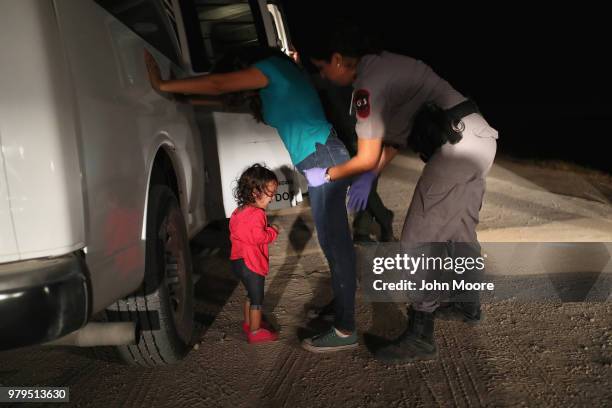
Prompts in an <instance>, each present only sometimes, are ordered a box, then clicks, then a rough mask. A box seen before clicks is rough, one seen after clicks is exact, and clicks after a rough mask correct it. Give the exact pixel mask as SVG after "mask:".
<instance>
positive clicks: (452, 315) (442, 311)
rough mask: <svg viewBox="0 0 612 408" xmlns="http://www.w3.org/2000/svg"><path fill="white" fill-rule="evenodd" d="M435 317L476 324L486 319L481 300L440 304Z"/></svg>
mask: <svg viewBox="0 0 612 408" xmlns="http://www.w3.org/2000/svg"><path fill="white" fill-rule="evenodd" d="M435 318H436V319H440V320H452V321H460V322H464V323H467V324H471V325H476V324H478V323H480V322H481V321H483V320H484V314H483V313H482V310H481V309H480V302H451V303H447V304H444V305H440V307H439V308H438V309H436V311H435Z"/></svg>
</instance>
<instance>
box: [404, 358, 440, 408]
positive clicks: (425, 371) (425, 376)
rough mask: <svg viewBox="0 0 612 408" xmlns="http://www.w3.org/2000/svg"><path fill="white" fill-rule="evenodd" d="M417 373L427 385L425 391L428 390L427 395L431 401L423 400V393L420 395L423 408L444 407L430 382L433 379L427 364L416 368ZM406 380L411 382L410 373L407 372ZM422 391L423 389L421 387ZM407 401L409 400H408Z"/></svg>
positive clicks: (418, 365)
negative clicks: (424, 407) (430, 407)
mask: <svg viewBox="0 0 612 408" xmlns="http://www.w3.org/2000/svg"><path fill="white" fill-rule="evenodd" d="M415 368H416V372H417V373H418V374H419V378H420V379H421V381H423V384H424V385H425V389H426V390H427V392H426V394H427V395H428V396H429V397H430V398H429V399H426V400H425V399H423V392H420V393H419V398H420V399H421V402H422V404H423V405H422V406H426V407H427V406H432V405H434V404H435V405H436V406H438V407H441V406H442V403H441V402H440V401H439V400H438V398H436V392H435V390H434V389H433V387H432V385H431V382H430V381H429V377H431V372H430V370H429V367H428V364H427V363H420V364H417V365H416V366H415ZM406 379H407V380H408V381H410V380H411V378H410V375H409V373H408V372H407V371H406ZM421 390H422V387H421ZM406 401H407V400H406Z"/></svg>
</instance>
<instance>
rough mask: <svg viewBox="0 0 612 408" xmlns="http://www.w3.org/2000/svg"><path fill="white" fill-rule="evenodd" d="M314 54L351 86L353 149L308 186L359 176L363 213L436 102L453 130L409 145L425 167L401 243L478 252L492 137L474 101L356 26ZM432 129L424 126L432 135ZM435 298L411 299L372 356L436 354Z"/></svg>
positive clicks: (460, 309) (465, 315)
mask: <svg viewBox="0 0 612 408" xmlns="http://www.w3.org/2000/svg"><path fill="white" fill-rule="evenodd" d="M311 55H312V56H313V57H312V58H311V60H312V62H313V64H314V65H315V66H316V67H317V68H318V69H319V71H320V73H321V75H322V76H323V77H324V78H327V79H328V80H330V81H331V82H333V83H335V84H337V85H349V84H352V85H353V88H354V95H353V108H354V109H356V114H357V124H356V132H357V136H358V152H357V154H356V155H355V157H353V158H352V159H351V160H350V161H348V162H345V163H343V164H340V165H337V166H334V167H329V168H327V169H321V168H317V169H310V170H309V171H308V172H307V173H306V176H307V178H308V181H309V184H310V185H318V184H320V183H325V182H327V181H329V180H337V179H341V178H345V177H349V176H354V175H356V174H360V175H359V176H358V177H357V178H356V181H355V182H354V183H353V185H352V186H351V188H350V191H349V207H352V208H353V209H355V208H357V209H360V208H363V206H364V205H365V202H366V201H367V197H368V193H369V191H370V188H371V185H372V182H373V181H374V179H375V178H376V177H377V175H378V174H379V173H380V172H381V171H382V170H383V169H384V168H385V166H386V165H387V164H388V163H389V162H390V161H391V160H392V159H393V158H394V157H395V156H396V154H397V152H398V147H404V146H406V145H407V144H408V143H409V142H410V140H411V138H409V135H411V132H412V130H413V125H414V123H415V118H416V117H417V113H418V112H421V111H423V108H424V107H430V106H433V107H434V108H436V109H438V110H439V111H441V112H442V113H443V115H442V116H443V117H444V118H448V125H449V128H451V130H450V131H449V133H447V134H445V135H443V136H442V137H441V139H442V140H441V143H442V145H441V146H434V147H433V149H432V148H430V147H427V146H413V147H414V148H415V149H416V150H417V151H418V152H419V153H421V157H424V159H425V160H427V163H426V165H425V167H424V169H423V172H422V174H421V176H420V178H419V180H418V182H417V185H416V188H415V191H414V195H413V198H412V201H411V203H410V207H409V210H408V214H407V216H406V220H405V222H404V227H403V230H402V237H401V246H402V249H405V250H411V249H414V248H424V245H425V246H426V245H429V246H428V248H429V249H430V251H431V250H432V248H440V245H431V243H444V245H442V247H443V251H446V253H447V255H450V256H453V255H456V254H457V252H462V253H463V254H465V252H466V251H467V252H468V253H472V254H477V253H479V251H480V247H479V245H478V241H477V237H476V225H477V224H478V213H479V210H480V207H481V204H482V199H483V195H484V191H485V176H486V175H487V173H488V172H489V170H490V168H491V166H492V164H493V159H494V157H495V152H496V146H497V142H496V139H497V136H498V134H497V131H496V130H495V129H493V128H492V127H490V126H489V124H488V123H487V122H486V120H485V119H484V118H483V117H482V116H481V115H480V114H479V113H478V111H477V109H476V107H475V105H474V104H473V103H471V102H470V101H469V100H467V99H466V98H465V97H464V96H463V95H462V94H460V93H459V92H458V91H457V90H455V89H454V88H453V87H452V86H451V85H450V84H449V83H448V82H447V81H445V80H444V79H442V78H440V77H439V76H438V75H437V74H436V73H435V72H434V71H433V70H432V69H431V68H430V67H429V66H428V65H426V64H425V63H423V62H422V61H419V60H417V59H414V58H411V57H407V56H403V55H398V54H394V53H390V52H385V51H382V52H381V51H378V50H376V49H373V48H372V47H371V46H370V44H369V43H368V41H367V39H366V38H365V37H364V36H362V35H361V33H360V32H359V30H358V29H357V28H355V27H343V28H341V29H339V30H337V31H336V33H335V34H334V35H333V36H332V38H331V40H330V42H329V46H328V47H326V48H325V49H320V50H313V52H312V53H311ZM430 125H431V126H430ZM435 125H436V124H435V123H431V124H428V125H427V126H425V127H426V128H429V129H436V126H435ZM421 131H422V130H421ZM434 133H435V132H434ZM447 135H448V138H446V136H447ZM435 136H439V133H436V134H435ZM423 139H425V141H426V142H427V138H423V137H420V138H416V137H415V138H414V140H423ZM458 139H460V140H458ZM446 140H448V141H446ZM457 140H458V141H457ZM383 142H384V143H383ZM425 144H426V145H427V143H425ZM428 150H429V151H428ZM456 243H465V245H464V246H463V247H461V246H458V245H455V244H456ZM425 272H426V273H427V271H425ZM437 293H438V292H435V293H425V294H424V295H425V296H424V297H423V298H422V299H421V300H420V301H418V302H413V304H412V307H411V308H410V309H409V319H408V327H407V328H406V330H405V332H404V333H403V334H402V335H401V336H400V337H399V338H398V339H396V340H395V341H393V342H391V343H390V344H388V345H387V346H385V347H383V348H381V349H380V350H378V351H377V352H376V357H377V358H380V359H384V360H391V361H393V360H399V361H413V360H418V359H427V358H432V357H433V356H435V354H436V345H435V342H434V338H433V332H434V311H436V309H437V308H438V307H439V304H440V297H439V295H438V294H437ZM449 308H450V312H451V313H448V312H449ZM449 308H446V310H445V311H446V312H447V313H446V315H447V316H451V317H452V316H454V317H457V316H459V317H461V318H462V319H463V320H466V321H469V320H471V321H477V320H479V318H480V303H479V301H478V299H472V301H471V302H469V303H457V304H451V305H450V307H449ZM453 312H454V313H453Z"/></svg>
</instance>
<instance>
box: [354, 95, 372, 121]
mask: <svg viewBox="0 0 612 408" xmlns="http://www.w3.org/2000/svg"><path fill="white" fill-rule="evenodd" d="M353 106H354V108H355V112H357V116H358V117H360V118H361V119H365V118H367V117H368V116H370V93H369V92H368V91H367V90H365V89H358V90H356V91H355V94H354V95H353Z"/></svg>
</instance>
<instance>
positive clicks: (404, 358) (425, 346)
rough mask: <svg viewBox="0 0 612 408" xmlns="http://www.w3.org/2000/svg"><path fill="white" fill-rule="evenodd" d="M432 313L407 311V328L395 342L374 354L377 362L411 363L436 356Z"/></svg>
mask: <svg viewBox="0 0 612 408" xmlns="http://www.w3.org/2000/svg"><path fill="white" fill-rule="evenodd" d="M433 334H434V316H433V313H427V312H420V311H418V310H414V309H413V308H410V309H409V310H408V327H407V328H406V331H404V333H402V335H401V336H399V337H398V338H397V339H396V340H394V341H392V342H391V343H390V344H388V345H386V346H384V347H382V348H380V349H378V350H377V351H376V352H375V353H374V357H375V358H376V359H377V360H382V361H390V362H411V361H417V360H431V359H434V358H435V357H436V356H437V348H436V343H435V341H434V338H433Z"/></svg>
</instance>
